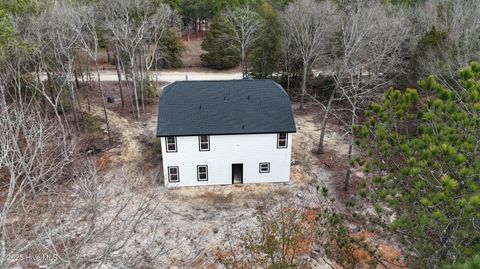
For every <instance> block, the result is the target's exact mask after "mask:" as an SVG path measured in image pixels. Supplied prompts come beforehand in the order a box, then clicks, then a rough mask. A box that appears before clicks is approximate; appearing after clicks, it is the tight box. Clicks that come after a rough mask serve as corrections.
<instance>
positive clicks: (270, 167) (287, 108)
mask: <svg viewBox="0 0 480 269" xmlns="http://www.w3.org/2000/svg"><path fill="white" fill-rule="evenodd" d="M295 131H296V128H295V122H294V118H293V113H292V109H291V105H290V98H289V97H288V95H287V93H286V92H285V91H284V90H283V88H282V87H281V86H280V85H278V84H277V83H275V82H273V81H271V80H252V79H244V80H229V81H178V82H175V83H172V84H170V85H169V86H167V87H166V88H165V89H164V91H163V93H162V95H161V96H160V102H159V107H158V121H157V137H160V139H161V147H162V158H163V173H164V179H165V180H164V181H165V186H166V187H174V186H201V185H219V184H241V183H265V182H287V181H289V179H290V161H291V152H292V135H293V133H295Z"/></svg>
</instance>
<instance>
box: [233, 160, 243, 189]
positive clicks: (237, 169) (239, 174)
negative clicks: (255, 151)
mask: <svg viewBox="0 0 480 269" xmlns="http://www.w3.org/2000/svg"><path fill="white" fill-rule="evenodd" d="M242 183H243V163H234V164H232V184H242Z"/></svg>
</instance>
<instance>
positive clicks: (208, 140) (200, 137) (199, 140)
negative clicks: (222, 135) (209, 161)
mask: <svg viewBox="0 0 480 269" xmlns="http://www.w3.org/2000/svg"><path fill="white" fill-rule="evenodd" d="M202 136H206V137H207V142H202ZM205 143H206V144H207V148H206V149H202V144H205ZM198 150H200V151H209V150H210V136H209V135H199V136H198Z"/></svg>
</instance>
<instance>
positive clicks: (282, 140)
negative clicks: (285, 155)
mask: <svg viewBox="0 0 480 269" xmlns="http://www.w3.org/2000/svg"><path fill="white" fill-rule="evenodd" d="M287 141H288V134H287V133H278V134H277V148H279V149H281V148H286V147H287V146H288V145H287Z"/></svg>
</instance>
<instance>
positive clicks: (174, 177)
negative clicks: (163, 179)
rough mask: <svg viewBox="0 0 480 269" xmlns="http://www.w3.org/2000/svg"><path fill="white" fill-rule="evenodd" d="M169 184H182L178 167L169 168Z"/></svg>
mask: <svg viewBox="0 0 480 269" xmlns="http://www.w3.org/2000/svg"><path fill="white" fill-rule="evenodd" d="M168 182H180V176H179V174H178V166H169V167H168Z"/></svg>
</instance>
